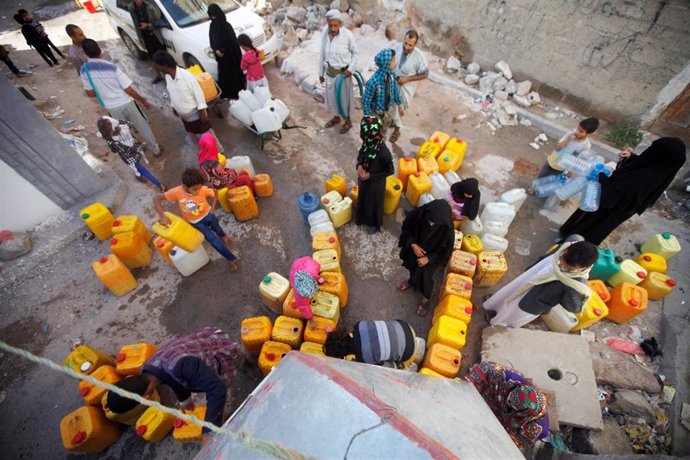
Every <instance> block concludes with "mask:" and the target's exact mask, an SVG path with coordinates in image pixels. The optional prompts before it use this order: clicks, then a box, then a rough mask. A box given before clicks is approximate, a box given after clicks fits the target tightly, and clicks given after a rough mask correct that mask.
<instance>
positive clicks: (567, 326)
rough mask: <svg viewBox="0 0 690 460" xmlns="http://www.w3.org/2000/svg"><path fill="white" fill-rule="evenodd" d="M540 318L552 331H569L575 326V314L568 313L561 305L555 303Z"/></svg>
mask: <svg viewBox="0 0 690 460" xmlns="http://www.w3.org/2000/svg"><path fill="white" fill-rule="evenodd" d="M541 319H543V320H544V323H546V326H547V327H548V328H549V329H550V330H552V331H553V332H564V333H565V332H570V330H571V329H572V328H574V327H575V326H577V316H575V315H574V314H573V313H570V312H569V311H568V310H566V309H565V308H563V307H562V306H561V305H556V306H555V307H553V308H552V309H551V311H550V312H548V313H547V314H545V315H542V317H541Z"/></svg>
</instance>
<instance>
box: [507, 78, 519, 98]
mask: <svg viewBox="0 0 690 460" xmlns="http://www.w3.org/2000/svg"><path fill="white" fill-rule="evenodd" d="M516 91H517V84H516V83H515V80H508V84H507V85H506V93H508V94H510V95H513V94H515V92H516Z"/></svg>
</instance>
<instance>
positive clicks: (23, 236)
mask: <svg viewBox="0 0 690 460" xmlns="http://www.w3.org/2000/svg"><path fill="white" fill-rule="evenodd" d="M2 234H3V235H4V237H3V238H2V240H1V242H0V260H5V261H7V260H14V259H16V258H17V257H21V256H23V255H24V254H26V253H28V252H29V251H31V238H30V237H29V234H28V233H13V232H9V231H7V230H5V231H3V232H2Z"/></svg>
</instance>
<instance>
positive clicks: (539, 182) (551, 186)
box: [532, 174, 568, 198]
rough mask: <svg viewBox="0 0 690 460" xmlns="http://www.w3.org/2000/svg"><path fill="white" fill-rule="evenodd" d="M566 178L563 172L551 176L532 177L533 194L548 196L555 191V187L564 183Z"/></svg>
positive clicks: (539, 196)
mask: <svg viewBox="0 0 690 460" xmlns="http://www.w3.org/2000/svg"><path fill="white" fill-rule="evenodd" d="M567 180H568V179H567V178H566V176H565V175H563V174H554V175H551V176H546V177H540V178H538V179H534V180H533V181H532V188H533V189H534V195H535V196H536V197H537V198H546V197H549V196H553V195H554V194H555V193H556V189H558V188H559V187H561V186H562V185H563V184H565V183H566V182H567Z"/></svg>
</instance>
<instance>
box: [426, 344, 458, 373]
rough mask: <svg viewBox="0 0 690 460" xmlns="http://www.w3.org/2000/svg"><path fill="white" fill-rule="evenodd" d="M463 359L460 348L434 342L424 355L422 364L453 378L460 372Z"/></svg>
mask: <svg viewBox="0 0 690 460" xmlns="http://www.w3.org/2000/svg"><path fill="white" fill-rule="evenodd" d="M461 360H462V354H461V353H460V351H459V350H456V349H455V348H453V347H449V346H448V345H444V344H442V343H434V344H433V345H431V346H429V349H428V350H427V352H426V354H425V355H424V361H423V362H422V366H424V367H425V368H427V369H431V370H433V371H435V372H438V373H439V374H441V375H443V376H444V377H448V378H451V379H452V378H454V377H456V376H457V375H458V372H460V361H461Z"/></svg>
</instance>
